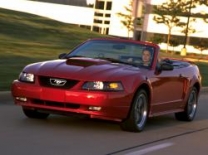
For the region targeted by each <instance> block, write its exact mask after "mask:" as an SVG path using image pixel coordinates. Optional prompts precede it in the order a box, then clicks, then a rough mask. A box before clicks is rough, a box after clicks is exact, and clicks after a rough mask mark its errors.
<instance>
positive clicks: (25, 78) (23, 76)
mask: <svg viewBox="0 0 208 155" xmlns="http://www.w3.org/2000/svg"><path fill="white" fill-rule="evenodd" d="M19 80H20V81H22V82H31V83H33V82H35V76H34V74H31V73H25V72H22V73H20V75H19Z"/></svg>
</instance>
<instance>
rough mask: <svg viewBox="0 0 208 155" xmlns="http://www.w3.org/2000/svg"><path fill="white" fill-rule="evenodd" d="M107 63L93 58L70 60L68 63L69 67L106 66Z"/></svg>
mask: <svg viewBox="0 0 208 155" xmlns="http://www.w3.org/2000/svg"><path fill="white" fill-rule="evenodd" d="M105 63H106V61H104V60H100V59H93V58H70V59H68V60H67V61H66V64H67V65H73V66H82V67H88V66H92V65H98V64H105Z"/></svg>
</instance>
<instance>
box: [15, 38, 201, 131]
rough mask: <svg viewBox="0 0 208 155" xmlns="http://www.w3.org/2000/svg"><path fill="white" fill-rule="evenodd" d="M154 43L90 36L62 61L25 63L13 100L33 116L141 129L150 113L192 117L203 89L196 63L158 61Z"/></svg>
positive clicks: (63, 57) (180, 117) (184, 118)
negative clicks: (102, 121)
mask: <svg viewBox="0 0 208 155" xmlns="http://www.w3.org/2000/svg"><path fill="white" fill-rule="evenodd" d="M159 52H160V49H159V46H158V45H156V44H153V43H147V42H140V41H133V40H125V39H115V38H96V39H90V40H87V41H85V42H84V43H82V44H81V45H79V46H77V47H76V48H74V49H73V50H72V51H71V52H70V53H63V54H61V55H59V59H57V60H52V61H45V62H38V63H34V64H30V65H28V66H26V67H25V68H24V69H23V70H22V72H21V73H20V75H19V78H18V79H17V80H14V82H13V83H12V95H13V97H14V101H15V104H17V105H20V106H22V109H23V112H24V114H25V115H26V116H27V117H29V118H41V119H43V118H47V117H48V116H49V114H51V113H55V114H63V115H71V114H78V115H84V116H85V115H86V116H89V117H90V118H99V119H106V120H113V121H119V122H120V125H121V129H123V130H125V131H132V132H140V131H142V130H143V129H144V127H145V124H146V121H147V119H148V117H153V116H158V115H164V114H169V113H174V114H175V118H176V119H177V120H182V121H192V120H193V119H194V117H195V114H196V111H197V102H198V96H199V93H200V89H201V75H200V72H199V69H198V67H197V66H196V65H195V64H192V63H190V62H185V61H181V60H171V59H162V60H160V59H159V56H158V55H159Z"/></svg>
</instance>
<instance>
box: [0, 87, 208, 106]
mask: <svg viewBox="0 0 208 155" xmlns="http://www.w3.org/2000/svg"><path fill="white" fill-rule="evenodd" d="M205 93H208V87H202V89H201V94H205ZM11 101H13V98H12V94H11V92H10V91H0V103H3V102H11Z"/></svg>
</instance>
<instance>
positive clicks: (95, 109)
mask: <svg viewBox="0 0 208 155" xmlns="http://www.w3.org/2000/svg"><path fill="white" fill-rule="evenodd" d="M101 109H102V108H101V107H94V106H90V107H89V110H93V111H100V110H101Z"/></svg>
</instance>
